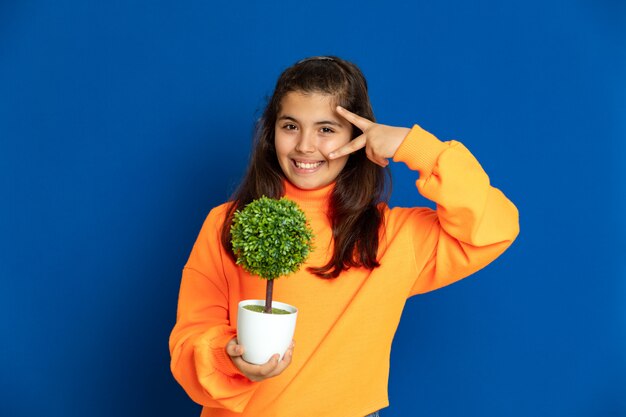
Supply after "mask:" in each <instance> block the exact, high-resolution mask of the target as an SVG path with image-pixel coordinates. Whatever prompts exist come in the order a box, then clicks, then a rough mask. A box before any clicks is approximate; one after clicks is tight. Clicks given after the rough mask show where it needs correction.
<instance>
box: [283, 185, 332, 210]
mask: <svg viewBox="0 0 626 417" xmlns="http://www.w3.org/2000/svg"><path fill="white" fill-rule="evenodd" d="M283 186H284V187H285V197H287V198H289V199H291V200H293V201H295V202H296V203H298V205H299V206H300V207H301V208H302V209H303V210H304V211H324V212H326V209H327V207H328V201H329V199H330V194H331V193H332V191H333V189H334V188H335V183H334V182H333V183H330V184H328V185H327V186H325V187H322V188H318V189H316V190H302V189H300V188H298V187H296V186H295V185H293V184H292V183H290V182H289V181H287V180H285V181H283Z"/></svg>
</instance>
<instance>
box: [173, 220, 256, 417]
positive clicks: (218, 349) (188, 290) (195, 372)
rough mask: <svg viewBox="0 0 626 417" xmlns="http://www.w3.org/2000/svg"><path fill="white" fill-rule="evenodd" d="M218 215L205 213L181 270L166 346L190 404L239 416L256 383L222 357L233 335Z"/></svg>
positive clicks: (176, 376) (225, 355)
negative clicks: (197, 234)
mask: <svg viewBox="0 0 626 417" xmlns="http://www.w3.org/2000/svg"><path fill="white" fill-rule="evenodd" d="M221 220H223V213H221V214H218V210H216V209H214V210H212V211H211V213H209V215H208V217H207V219H206V221H205V222H204V225H203V226H202V230H201V231H200V234H199V236H198V239H197V240H196V243H195V244H194V247H193V249H192V251H191V255H190V256H189V260H188V261H187V264H186V265H185V267H184V269H183V276H182V281H181V285H180V293H179V298H178V312H177V315H176V324H175V326H174V329H173V330H172V333H171V336H170V342H169V348H170V355H171V370H172V374H173V375H174V377H175V378H176V380H177V381H178V383H179V384H180V385H181V386H182V387H183V389H184V390H185V391H186V392H187V394H188V395H189V396H190V397H191V399H192V400H194V401H195V402H197V403H199V404H201V405H204V406H207V407H218V408H226V409H229V410H232V411H236V412H242V411H243V409H244V407H245V406H246V404H247V403H248V401H249V400H250V398H251V397H252V394H253V393H254V391H255V390H256V388H257V383H255V382H252V381H250V380H249V379H248V378H246V377H245V376H243V375H242V374H241V372H240V371H239V370H238V369H237V367H235V365H234V364H233V362H232V361H231V359H230V357H229V356H228V354H227V353H226V349H225V347H226V344H227V343H228V342H229V341H230V340H231V339H232V338H233V337H235V336H236V329H235V328H233V327H232V326H231V323H230V314H229V299H228V298H229V297H228V280H227V275H226V273H225V272H224V270H225V269H224V264H223V262H224V261H227V262H229V261H230V259H229V258H227V257H226V254H225V252H224V251H223V248H222V246H221V243H220V239H219V237H220V230H219V228H220V225H221Z"/></svg>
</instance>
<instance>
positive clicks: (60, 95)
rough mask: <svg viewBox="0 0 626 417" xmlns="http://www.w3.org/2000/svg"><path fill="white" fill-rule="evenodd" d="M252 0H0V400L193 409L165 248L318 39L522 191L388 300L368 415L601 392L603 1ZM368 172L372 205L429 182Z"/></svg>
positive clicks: (612, 362) (613, 60)
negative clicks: (428, 272)
mask: <svg viewBox="0 0 626 417" xmlns="http://www.w3.org/2000/svg"><path fill="white" fill-rule="evenodd" d="M260 3H261V2H259V3H252V2H250V4H248V3H245V2H236V1H235V2H215V3H213V2H207V1H184V2H174V1H145V0H144V1H139V0H136V1H123V2H122V1H107V2H81V1H77V0H64V1H63V0H60V1H55V2H43V1H3V2H2V3H0V193H1V194H0V196H1V201H2V203H1V204H0V237H1V240H0V245H1V246H0V278H1V283H2V287H1V290H0V335H1V342H0V397H1V398H0V415H2V416H15V417H21V416H36V415H50V416H83V415H91V416H96V417H99V416H138V415H155V416H173V415H176V416H196V415H198V413H199V406H197V405H196V404H194V403H193V402H192V401H191V400H190V399H188V397H187V396H186V394H185V393H184V392H183V390H182V389H181V388H180V387H179V386H178V385H177V384H176V382H175V381H174V380H173V378H172V377H171V375H170V373H169V353H168V349H167V341H168V336H169V332H170V330H171V327H172V326H173V324H174V320H175V310H176V301H177V295H178V286H179V280H180V272H181V268H182V266H183V264H184V262H185V261H186V258H187V256H188V254H189V251H190V249H191V246H192V244H193V242H194V240H195V237H196V235H197V233H198V231H199V228H200V225H201V223H202V221H203V219H204V216H205V215H206V214H207V212H208V211H209V210H210V208H211V207H213V206H215V205H217V204H219V203H221V202H222V201H224V200H225V199H226V198H227V196H228V195H229V194H230V192H231V191H232V190H233V187H234V186H235V184H236V183H237V182H238V180H239V178H240V175H241V174H242V172H243V170H244V168H245V164H246V161H247V157H248V153H247V152H248V149H249V143H250V136H251V131H252V126H253V123H254V120H255V119H256V118H257V117H258V116H259V115H260V111H261V109H262V108H263V106H264V103H265V98H266V96H267V95H268V94H270V93H271V90H272V88H273V84H274V82H275V80H276V77H277V76H278V74H279V73H280V71H281V70H282V69H283V68H285V67H286V66H288V65H290V64H292V63H293V62H295V61H297V60H298V59H300V58H302V57H305V56H309V55H317V54H336V55H339V56H342V57H345V58H347V59H350V60H352V61H354V62H356V63H357V64H358V65H360V67H361V68H362V70H363V71H364V73H365V74H366V76H367V78H368V81H369V83H370V86H371V98H372V101H373V105H374V109H375V112H376V115H377V118H378V120H379V121H381V122H384V123H387V124H394V125H402V126H410V125H412V124H413V123H419V124H420V125H422V126H423V127H424V128H426V129H427V130H429V131H431V132H433V133H434V134H436V135H437V136H438V137H440V138H442V139H446V140H447V139H452V138H454V139H458V140H461V141H462V142H464V143H465V144H466V145H467V146H468V147H469V148H470V149H471V150H472V152H473V153H474V154H475V155H476V156H477V158H478V159H479V160H480V161H481V163H482V164H483V166H484V168H485V169H486V170H487V172H488V173H489V174H490V176H491V178H492V182H493V184H494V185H496V186H497V187H499V188H501V189H503V190H504V191H505V192H506V193H507V195H508V196H509V197H510V198H511V199H512V200H513V201H514V202H515V203H516V204H517V206H518V207H519V209H520V213H521V229H522V231H521V235H520V237H519V238H518V240H517V241H516V243H515V244H514V245H513V246H512V247H511V249H510V250H509V251H508V252H506V253H505V254H504V255H503V256H502V257H501V258H500V259H498V260H497V261H495V262H494V263H493V264H492V265H491V266H490V267H488V268H487V269H485V270H483V271H481V272H479V273H477V274H475V275H474V276H473V277H472V278H469V279H467V280H464V281H462V282H460V283H458V284H455V285H453V286H450V287H447V288H445V289H442V290H439V291H435V292H433V293H429V294H426V295H423V296H420V297H417V298H414V299H412V300H411V301H410V302H409V303H408V305H407V308H406V310H405V314H404V316H403V319H402V322H401V325H400V328H399V330H398V333H397V337H396V339H395V341H394V345H393V352H392V359H391V377H390V400H391V406H390V408H388V409H386V410H384V411H383V413H382V415H383V416H414V415H415V416H437V417H445V416H461V415H463V416H481V417H489V416H603V417H604V416H625V415H626V308H625V307H624V305H625V302H626V284H625V278H626V269H625V267H624V254H623V252H624V249H625V248H626V242H625V233H624V232H625V226H626V225H625V222H624V219H623V213H624V209H625V208H626V207H625V206H626V198H625V191H626V187H625V184H624V179H625V175H624V170H623V167H622V166H621V165H622V164H623V163H624V161H625V159H624V155H625V152H626V149H625V146H626V145H625V144H624V143H625V142H624V141H625V140H626V4H625V2H624V1H619V0H614V1H610V0H595V1H592V0H586V1H554V0H547V1H539V0H530V1H526V2H519V3H517V2H516V3H513V2H511V3H508V2H500V1H494V0H488V1H480V2H461V1H451V0H447V1H440V2H414V3H411V4H409V3H410V2H399V1H386V2H384V4H382V5H377V6H375V7H373V6H367V5H364V4H363V3H362V2H360V1H356V0H355V1H345V2H333V1H318V2H283V1H276V2H269V3H270V4H263V5H261V4H260ZM430 3H436V5H435V4H430ZM393 171H394V179H395V188H394V196H393V200H392V203H393V204H394V205H416V204H419V205H422V204H429V203H428V202H425V201H424V200H422V199H421V197H418V196H416V195H415V194H416V193H415V191H414V188H413V182H414V180H415V178H416V175H415V174H413V173H411V172H409V171H408V170H407V169H406V168H405V167H404V165H402V166H399V165H394V166H393Z"/></svg>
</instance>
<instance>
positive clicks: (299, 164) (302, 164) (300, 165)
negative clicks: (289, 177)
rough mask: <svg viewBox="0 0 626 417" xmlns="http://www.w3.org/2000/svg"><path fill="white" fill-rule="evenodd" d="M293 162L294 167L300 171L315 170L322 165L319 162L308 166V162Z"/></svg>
mask: <svg viewBox="0 0 626 417" xmlns="http://www.w3.org/2000/svg"><path fill="white" fill-rule="evenodd" d="M295 162H296V166H297V167H298V168H301V169H313V168H317V167H318V166H320V165H322V163H321V162H315V163H312V164H310V163H308V162H298V161H295Z"/></svg>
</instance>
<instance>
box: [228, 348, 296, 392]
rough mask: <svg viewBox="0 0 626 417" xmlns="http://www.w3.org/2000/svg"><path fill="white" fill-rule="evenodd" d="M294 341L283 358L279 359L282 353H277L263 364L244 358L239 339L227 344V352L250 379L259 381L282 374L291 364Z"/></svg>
mask: <svg viewBox="0 0 626 417" xmlns="http://www.w3.org/2000/svg"><path fill="white" fill-rule="evenodd" d="M293 348H294V342H291V346H289V349H287V351H286V352H285V355H284V356H283V359H282V360H280V361H279V360H278V359H279V358H280V355H279V354H278V353H277V354H275V355H274V356H272V357H271V358H270V360H269V361H267V363H265V364H263V365H254V364H251V363H249V362H246V361H244V360H243V358H242V357H241V355H243V346H241V345H238V344H237V339H231V341H230V342H228V344H227V345H226V353H228V356H230V359H231V360H232V361H233V363H234V364H235V366H236V367H237V368H238V369H239V370H240V371H241V373H242V374H244V375H245V376H246V377H247V378H248V379H249V380H251V381H255V382H259V381H263V380H264V379H267V378H272V377H275V376H276V375H280V374H281V373H282V372H283V371H284V370H285V369H286V368H287V367H288V366H289V364H291V358H292V356H293Z"/></svg>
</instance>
